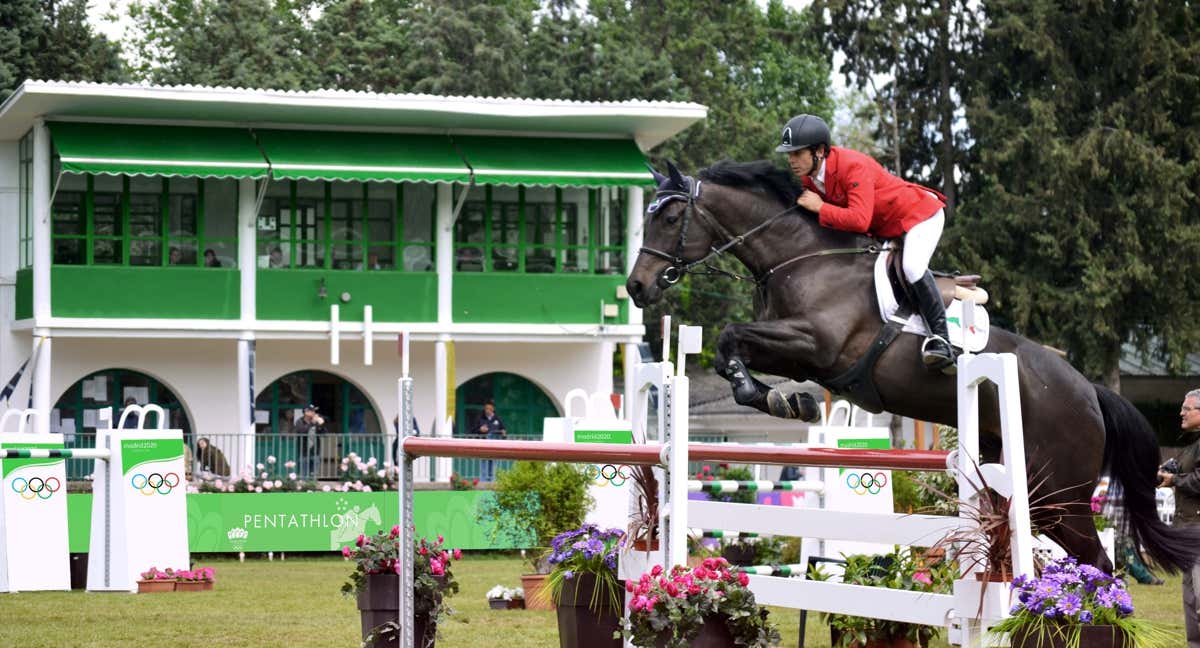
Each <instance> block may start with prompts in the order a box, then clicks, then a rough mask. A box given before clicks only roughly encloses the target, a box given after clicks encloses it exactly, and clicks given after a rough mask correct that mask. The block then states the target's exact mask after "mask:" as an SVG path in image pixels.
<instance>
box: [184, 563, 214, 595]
mask: <svg viewBox="0 0 1200 648" xmlns="http://www.w3.org/2000/svg"><path fill="white" fill-rule="evenodd" d="M214 573H215V572H214V570H213V568H212V567H197V568H196V569H191V570H181V571H177V572H175V578H176V581H175V591H177V592H203V591H206V590H211V589H212V588H213V575H214Z"/></svg>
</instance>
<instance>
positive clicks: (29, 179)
mask: <svg viewBox="0 0 1200 648" xmlns="http://www.w3.org/2000/svg"><path fill="white" fill-rule="evenodd" d="M19 152H20V156H19V158H18V164H19V168H18V176H19V177H18V179H17V184H18V185H19V187H18V192H19V194H20V206H19V210H20V213H19V220H20V224H19V225H18V227H19V228H20V229H19V233H18V236H17V239H18V240H17V247H18V261H19V265H18V267H20V268H28V267H30V266H32V265H33V131H29V132H28V133H26V134H25V136H24V137H22V138H21V142H20V146H19Z"/></svg>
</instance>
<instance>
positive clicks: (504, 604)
mask: <svg viewBox="0 0 1200 648" xmlns="http://www.w3.org/2000/svg"><path fill="white" fill-rule="evenodd" d="M509 603H512V601H506V600H504V599H488V607H490V608H492V609H493V610H509V609H512V608H511V607H510V606H509Z"/></svg>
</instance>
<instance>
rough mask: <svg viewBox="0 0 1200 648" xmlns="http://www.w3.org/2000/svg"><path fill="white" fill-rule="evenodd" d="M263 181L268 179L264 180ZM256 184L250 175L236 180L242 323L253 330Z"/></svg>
mask: <svg viewBox="0 0 1200 648" xmlns="http://www.w3.org/2000/svg"><path fill="white" fill-rule="evenodd" d="M263 182H267V180H266V179H263ZM256 199H257V191H256V183H255V182H254V180H252V179H250V178H242V179H240V180H238V214H237V223H238V250H237V256H238V276H239V277H240V279H241V287H242V295H241V298H242V299H241V301H242V326H243V327H244V328H246V329H250V330H252V329H253V328H254V322H255V320H256V319H257V318H258V306H257V303H258V302H257V298H258V292H257V291H258V256H257V251H256V249H257V248H256V246H257V245H258V241H257V237H258V227H257V224H258V214H256V213H255V208H256V206H257V205H256Z"/></svg>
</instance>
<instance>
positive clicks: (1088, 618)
mask: <svg viewBox="0 0 1200 648" xmlns="http://www.w3.org/2000/svg"><path fill="white" fill-rule="evenodd" d="M1092 618H1093V617H1092V613H1091V611H1090V610H1084V611H1082V612H1080V613H1079V622H1080V623H1091V622H1092Z"/></svg>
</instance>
